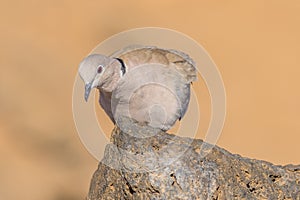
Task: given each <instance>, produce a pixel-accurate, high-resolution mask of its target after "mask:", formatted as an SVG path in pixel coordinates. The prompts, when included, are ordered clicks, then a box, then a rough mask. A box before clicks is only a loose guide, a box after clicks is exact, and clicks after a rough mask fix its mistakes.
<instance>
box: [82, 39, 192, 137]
mask: <svg viewBox="0 0 300 200" xmlns="http://www.w3.org/2000/svg"><path fill="white" fill-rule="evenodd" d="M78 72H79V75H80V77H81V79H82V80H83V82H84V84H85V93H84V99H85V101H88V98H89V94H90V92H91V90H92V89H93V88H97V89H98V90H99V94H100V97H99V104H100V106H101V107H102V108H103V110H104V111H105V113H106V114H107V115H108V116H109V118H110V119H111V121H112V122H113V123H114V124H116V123H117V119H118V117H119V116H126V117H130V118H132V119H134V120H135V121H137V122H139V123H145V124H147V125H149V126H151V127H154V128H158V129H161V130H163V131H167V130H169V129H171V128H172V126H174V124H175V123H176V121H177V120H179V121H180V120H181V119H182V118H183V116H184V115H185V113H186V111H187V108H188V104H189V101H190V86H191V84H192V82H194V81H196V80H197V69H196V63H195V62H194V61H193V59H192V58H191V57H190V56H189V55H188V54H186V53H184V52H182V51H179V50H175V49H164V48H160V47H156V46H143V45H130V46H127V47H125V48H122V49H120V50H118V51H116V52H114V53H113V54H111V55H109V56H106V55H102V54H91V55H88V56H87V57H85V58H84V59H83V60H82V61H81V62H80V64H79V69H78Z"/></svg>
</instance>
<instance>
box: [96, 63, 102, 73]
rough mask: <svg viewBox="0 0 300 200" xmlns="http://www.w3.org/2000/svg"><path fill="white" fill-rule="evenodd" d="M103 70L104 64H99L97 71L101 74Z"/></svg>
mask: <svg viewBox="0 0 300 200" xmlns="http://www.w3.org/2000/svg"><path fill="white" fill-rule="evenodd" d="M102 71H103V66H102V65H99V66H98V69H97V73H98V74H100V73H101V72H102Z"/></svg>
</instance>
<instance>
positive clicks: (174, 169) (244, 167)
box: [87, 120, 300, 200]
mask: <svg viewBox="0 0 300 200" xmlns="http://www.w3.org/2000/svg"><path fill="white" fill-rule="evenodd" d="M121 124H122V125H121V126H120V127H122V128H121V129H122V131H121V130H120V128H118V127H116V128H115V129H114V130H113V132H112V136H111V142H112V144H110V145H107V146H106V149H105V153H104V158H103V159H102V161H101V162H100V163H99V167H98V169H97V170H96V172H95V173H94V175H93V178H92V180H91V185H90V191H89V194H88V197H87V199H88V200H96V199H97V200H98V199H112V200H115V199H143V200H144V199H153V200H154V199H155V200H158V199H191V200H193V199H218V200H222V199H293V200H294V199H295V200H300V165H298V166H295V165H286V166H278V165H273V164H271V163H269V162H266V161H261V160H255V159H249V158H244V157H241V156H240V155H236V154H231V153H230V152H228V151H226V150H224V149H222V148H220V147H218V146H214V147H211V151H209V152H208V154H207V155H205V154H203V152H204V151H203V149H205V148H203V147H204V146H205V145H206V147H209V144H207V143H204V142H203V141H202V140H199V139H191V138H183V137H178V136H175V135H171V134H168V133H165V132H162V131H159V130H155V129H153V128H151V127H147V126H143V125H139V124H138V123H134V122H132V121H131V120H123V121H122V123H121ZM203 145H204V146H203ZM201 147H202V149H201ZM208 149H210V148H208Z"/></svg>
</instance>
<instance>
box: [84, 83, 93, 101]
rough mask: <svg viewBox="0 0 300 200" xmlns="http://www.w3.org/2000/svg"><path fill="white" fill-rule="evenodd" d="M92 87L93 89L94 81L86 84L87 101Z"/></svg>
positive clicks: (85, 94) (85, 95)
mask: <svg viewBox="0 0 300 200" xmlns="http://www.w3.org/2000/svg"><path fill="white" fill-rule="evenodd" d="M91 89H92V83H87V84H85V91H84V99H85V101H87V100H88V98H89V96H90V92H91Z"/></svg>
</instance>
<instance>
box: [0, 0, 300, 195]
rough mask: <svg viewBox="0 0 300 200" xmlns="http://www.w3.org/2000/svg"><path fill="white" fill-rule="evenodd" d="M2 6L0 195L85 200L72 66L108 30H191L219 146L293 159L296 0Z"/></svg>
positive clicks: (87, 162) (298, 116) (299, 61)
mask: <svg viewBox="0 0 300 200" xmlns="http://www.w3.org/2000/svg"><path fill="white" fill-rule="evenodd" d="M0 11H1V12H0V27H1V31H0V36H1V37H0V42H1V48H0V57H1V59H0V66H1V73H0V158H1V160H0V200H16V199H24V200H38V199H44V200H71V199H72V200H77V199H78V200H79V199H84V198H85V196H86V194H87V192H88V189H89V183H90V179H91V176H92V174H93V172H94V171H95V170H96V168H97V161H96V160H95V159H94V158H93V157H92V156H91V155H89V153H88V152H87V151H86V149H85V148H84V147H83V145H82V144H81V142H80V140H79V137H78V135H77V132H76V129H75V125H74V123H73V118H72V87H73V82H74V78H75V76H76V73H77V67H78V64H79V62H80V61H81V60H82V59H83V57H85V56H86V55H87V54H88V53H89V52H90V51H91V50H92V49H93V48H94V47H95V46H96V45H97V44H98V43H99V42H101V41H103V40H104V39H106V38H107V37H109V36H111V35H113V34H116V33H118V32H121V31H124V30H127V29H131V28H137V27H145V26H158V27H165V28H170V29H175V30H177V31H180V32H182V33H185V34H187V35H189V36H190V37H192V38H194V39H195V40H196V41H197V42H198V43H200V44H202V45H203V47H204V48H205V49H206V50H207V51H208V52H209V54H210V55H211V57H212V58H213V60H214V61H215V63H216V64H217V66H218V67H219V70H220V72H221V74H222V77H223V81H224V83H225V87H226V92H227V118H226V122H225V127H224V130H223V133H222V135H221V137H220V139H219V141H218V143H217V144H218V145H219V146H221V147H223V148H225V149H227V150H229V151H230V152H232V153H237V154H241V155H242V156H247V157H250V158H256V159H263V160H267V161H270V162H273V163H276V164H282V165H284V164H289V163H293V164H300V154H299V153H300V150H299V149H300V147H299V143H300V142H299V141H300V123H299V121H300V78H299V73H300V55H299V52H300V37H299V35H300V27H299V24H300V2H299V1H296V0H290V1H288V2H286V1H285V2H284V1H279V0H266V1H261V0H252V1H238V0H228V1H215V0H211V1H204V0H190V1H180V0H163V1H156V0H152V1H140V0H131V1H128V0H124V1H116V0H110V1H104V0H100V1H96V0H87V1H71V0H60V1H57V0H52V1H45V0H39V1H38V0H29V1H21V0H16V1H3V0H2V1H1V7H0ZM101 112H102V111H101ZM101 112H100V117H101ZM205 120H206V121H208V119H204V121H205ZM110 127H112V126H111V125H109V124H108V126H107V128H106V130H108V132H109V130H110V129H109V128H110Z"/></svg>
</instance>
